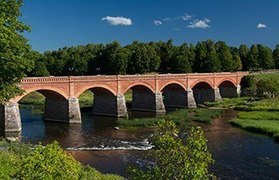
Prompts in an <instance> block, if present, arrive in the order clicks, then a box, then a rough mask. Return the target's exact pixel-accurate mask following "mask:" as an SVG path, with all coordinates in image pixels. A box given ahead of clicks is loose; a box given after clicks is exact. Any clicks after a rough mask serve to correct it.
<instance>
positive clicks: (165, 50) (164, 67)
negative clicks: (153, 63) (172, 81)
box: [155, 40, 174, 73]
mask: <svg viewBox="0 0 279 180" xmlns="http://www.w3.org/2000/svg"><path fill="white" fill-rule="evenodd" d="M155 47H156V48H155V49H156V52H157V54H158V56H159V57H160V60H161V63H160V67H159V71H160V72H162V73H169V72H170V71H171V67H170V65H171V63H172V62H171V59H172V57H173V56H172V55H173V51H174V45H173V42H172V40H168V41H167V42H162V41H160V42H158V43H155Z"/></svg>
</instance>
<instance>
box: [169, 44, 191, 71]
mask: <svg viewBox="0 0 279 180" xmlns="http://www.w3.org/2000/svg"><path fill="white" fill-rule="evenodd" d="M174 49H175V50H174V53H173V54H172V57H171V62H170V64H169V66H170V72H171V73H190V72H192V68H191V63H190V60H189V58H190V51H189V48H188V45H187V44H186V43H184V44H182V45H181V46H179V47H176V48H174Z"/></svg>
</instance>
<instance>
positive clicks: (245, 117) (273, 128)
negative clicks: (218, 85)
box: [210, 97, 279, 140]
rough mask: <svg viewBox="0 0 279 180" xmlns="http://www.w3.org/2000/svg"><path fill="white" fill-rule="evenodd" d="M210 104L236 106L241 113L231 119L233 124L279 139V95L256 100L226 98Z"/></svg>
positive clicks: (219, 106)
mask: <svg viewBox="0 0 279 180" xmlns="http://www.w3.org/2000/svg"><path fill="white" fill-rule="evenodd" d="M251 99H253V100H251ZM210 105H211V106H214V107H217V108H221V107H227V108H235V109H236V110H238V111H239V113H238V116H237V118H236V119H233V120H231V121H230V123H231V124H232V125H234V126H237V127H240V128H242V129H245V130H247V131H250V132H255V133H261V134H265V135H268V136H271V137H274V138H275V139H276V140H279V97H275V98H269V99H263V100H256V101H255V100H254V98H236V99H225V100H224V101H220V102H214V103H211V104H210Z"/></svg>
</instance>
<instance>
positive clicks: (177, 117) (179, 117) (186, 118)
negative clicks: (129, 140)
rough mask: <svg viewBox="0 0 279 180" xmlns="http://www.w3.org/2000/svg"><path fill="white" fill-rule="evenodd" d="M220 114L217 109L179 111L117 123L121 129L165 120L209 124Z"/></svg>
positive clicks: (146, 125)
mask: <svg viewBox="0 0 279 180" xmlns="http://www.w3.org/2000/svg"><path fill="white" fill-rule="evenodd" d="M221 113H222V110H219V109H181V110H177V111H174V112H171V113H169V114H167V115H165V116H159V117H156V118H140V119H120V120H118V121H117V123H118V126H119V127H123V128H131V127H151V126H157V125H158V124H159V123H161V122H164V121H165V120H171V121H173V122H175V123H176V124H179V123H187V122H191V121H198V122H203V123H208V124H210V123H211V121H212V120H213V119H214V118H217V117H219V116H220V115H221Z"/></svg>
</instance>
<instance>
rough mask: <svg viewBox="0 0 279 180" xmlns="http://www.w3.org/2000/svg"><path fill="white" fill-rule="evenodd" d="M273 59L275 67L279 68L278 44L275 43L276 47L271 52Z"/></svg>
mask: <svg viewBox="0 0 279 180" xmlns="http://www.w3.org/2000/svg"><path fill="white" fill-rule="evenodd" d="M272 57H273V61H274V63H275V68H276V69H279V44H277V45H276V48H275V49H274V51H273V53H272Z"/></svg>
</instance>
